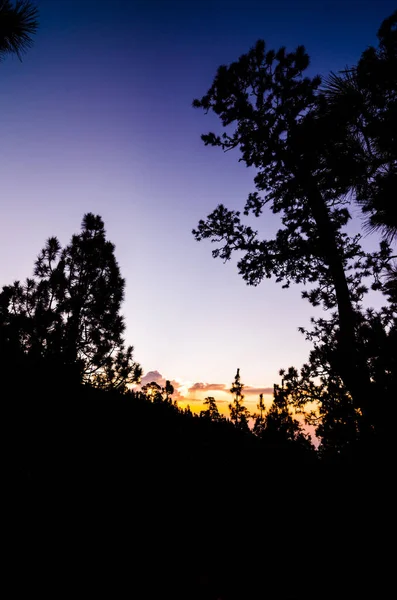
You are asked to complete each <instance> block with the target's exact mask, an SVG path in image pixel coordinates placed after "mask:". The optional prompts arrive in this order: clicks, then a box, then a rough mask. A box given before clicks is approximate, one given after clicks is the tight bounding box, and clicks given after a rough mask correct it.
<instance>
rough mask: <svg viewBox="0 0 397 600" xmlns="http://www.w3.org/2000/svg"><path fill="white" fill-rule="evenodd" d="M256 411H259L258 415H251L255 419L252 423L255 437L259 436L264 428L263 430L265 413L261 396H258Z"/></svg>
mask: <svg viewBox="0 0 397 600" xmlns="http://www.w3.org/2000/svg"><path fill="white" fill-rule="evenodd" d="M256 407H257V409H258V410H259V414H256V415H255V414H254V415H252V417H253V418H254V419H255V422H254V427H253V430H252V431H253V433H254V434H255V435H258V436H261V434H262V432H263V430H264V428H265V418H264V416H265V413H266V406H265V403H264V401H263V394H259V402H258V404H257V406H256Z"/></svg>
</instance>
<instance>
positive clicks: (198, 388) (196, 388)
mask: <svg viewBox="0 0 397 600" xmlns="http://www.w3.org/2000/svg"><path fill="white" fill-rule="evenodd" d="M210 390H212V391H214V392H215V391H216V392H227V391H228V390H227V387H226V385H225V384H224V383H202V382H197V383H194V384H193V385H192V386H191V387H190V388H189V389H188V392H189V394H190V393H192V392H208V391H210Z"/></svg>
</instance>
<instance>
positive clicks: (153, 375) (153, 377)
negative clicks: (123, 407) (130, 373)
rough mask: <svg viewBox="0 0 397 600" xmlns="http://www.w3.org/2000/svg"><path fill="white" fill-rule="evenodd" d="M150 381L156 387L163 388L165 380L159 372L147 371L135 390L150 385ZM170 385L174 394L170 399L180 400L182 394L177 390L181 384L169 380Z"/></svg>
mask: <svg viewBox="0 0 397 600" xmlns="http://www.w3.org/2000/svg"><path fill="white" fill-rule="evenodd" d="M152 381H154V382H155V383H157V384H158V385H161V387H164V386H165V382H166V378H165V377H163V376H162V374H161V373H160V372H159V371H148V372H147V373H146V375H144V376H143V377H142V378H141V383H140V386H139V387H138V388H137V389H142V387H143V386H144V385H146V384H147V383H152ZM170 383H171V385H172V386H173V388H174V393H173V395H172V397H173V398H174V399H175V400H176V399H177V398H182V394H181V393H180V391H179V389H180V388H181V384H180V383H179V382H178V381H175V380H174V379H172V380H170Z"/></svg>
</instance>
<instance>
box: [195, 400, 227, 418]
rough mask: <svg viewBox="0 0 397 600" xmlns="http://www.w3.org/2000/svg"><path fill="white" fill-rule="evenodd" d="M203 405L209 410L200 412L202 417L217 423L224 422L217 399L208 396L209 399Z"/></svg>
mask: <svg viewBox="0 0 397 600" xmlns="http://www.w3.org/2000/svg"><path fill="white" fill-rule="evenodd" d="M203 404H204V406H206V407H207V408H206V409H205V410H202V411H201V412H200V417H202V418H204V419H209V420H210V421H215V422H217V421H218V422H219V421H222V420H223V417H222V415H221V414H220V413H219V410H218V407H217V404H216V401H215V398H214V397H213V396H208V397H207V398H205V399H204V401H203Z"/></svg>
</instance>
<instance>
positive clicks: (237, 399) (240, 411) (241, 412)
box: [229, 369, 250, 432]
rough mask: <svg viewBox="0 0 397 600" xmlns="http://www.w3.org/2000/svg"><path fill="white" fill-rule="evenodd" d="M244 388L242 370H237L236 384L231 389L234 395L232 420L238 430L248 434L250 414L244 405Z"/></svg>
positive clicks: (231, 405) (231, 407) (231, 408)
mask: <svg viewBox="0 0 397 600" xmlns="http://www.w3.org/2000/svg"><path fill="white" fill-rule="evenodd" d="M243 388H244V384H243V383H241V378H240V369H237V372H236V375H235V377H234V382H233V384H232V387H231V388H230V393H231V394H233V395H234V399H233V402H232V403H231V404H229V412H230V420H231V422H232V423H233V424H234V426H235V427H236V429H240V430H241V431H245V432H248V431H249V425H248V421H249V418H250V413H249V410H248V409H247V408H246V407H245V406H244V405H243V400H244V396H243V393H242V391H243Z"/></svg>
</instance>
